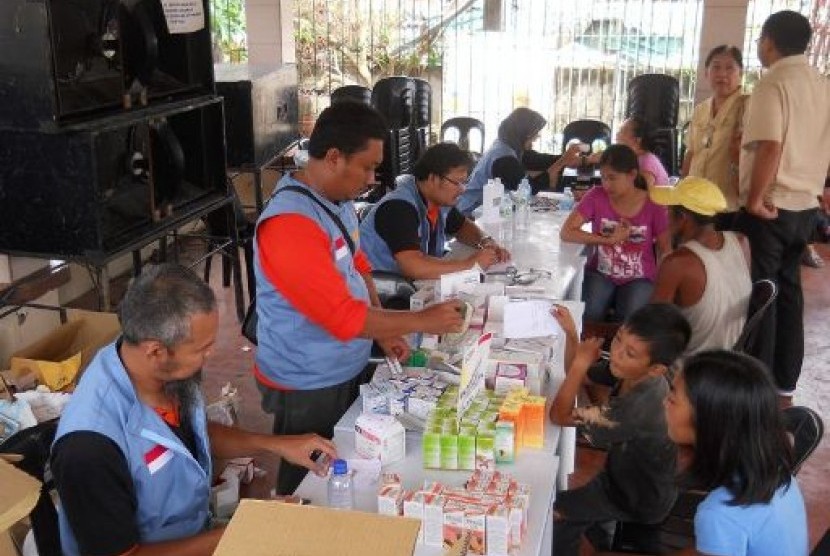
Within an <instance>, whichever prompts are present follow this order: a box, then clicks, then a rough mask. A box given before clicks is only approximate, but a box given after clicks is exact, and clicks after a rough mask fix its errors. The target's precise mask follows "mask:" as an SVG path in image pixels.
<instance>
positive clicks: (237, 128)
mask: <svg viewBox="0 0 830 556" xmlns="http://www.w3.org/2000/svg"><path fill="white" fill-rule="evenodd" d="M214 70H215V73H216V92H217V94H219V95H220V96H222V97H223V98H224V99H225V140H226V142H227V145H228V156H227V159H228V166H231V167H234V168H239V167H241V166H244V165H248V164H253V165H255V166H262V165H263V164H265V163H266V162H267V161H268V160H270V159H271V158H272V157H273V156H274V155H275V154H277V153H278V152H279V151H281V150H283V149H284V148H286V147H288V146H289V145H290V144H291V142H292V141H295V140H296V139H297V138H298V137H299V131H298V126H297V121H298V116H297V66H295V65H294V64H284V65H281V66H258V65H250V64H217V65H216V66H215V68H214Z"/></svg>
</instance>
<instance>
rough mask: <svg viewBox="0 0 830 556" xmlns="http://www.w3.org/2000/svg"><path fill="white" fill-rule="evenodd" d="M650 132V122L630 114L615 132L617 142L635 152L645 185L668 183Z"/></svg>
mask: <svg viewBox="0 0 830 556" xmlns="http://www.w3.org/2000/svg"><path fill="white" fill-rule="evenodd" d="M652 133H653V130H652V127H651V124H649V123H648V122H647V121H646V120H643V119H642V118H638V117H636V116H632V117H631V118H628V119H627V120H626V121H624V122H623V125H622V127H621V128H620V130H619V131H618V132H617V143H622V144H623V145H627V146H629V147H631V150H633V151H634V152H635V153H636V154H637V161H638V163H639V168H640V175H641V176H643V178H644V179H645V180H646V185H648V186H649V187H651V186H652V185H669V174H668V172H666V169H665V168H664V167H663V163H662V162H660V159H659V158H657V155H656V154H654V152H653V151H654V140H653V139H652Z"/></svg>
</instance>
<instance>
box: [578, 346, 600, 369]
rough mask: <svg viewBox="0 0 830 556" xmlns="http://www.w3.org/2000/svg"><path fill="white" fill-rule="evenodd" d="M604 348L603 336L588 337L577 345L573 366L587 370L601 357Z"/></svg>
mask: <svg viewBox="0 0 830 556" xmlns="http://www.w3.org/2000/svg"><path fill="white" fill-rule="evenodd" d="M601 349H602V338H588V339H587V340H585V341H583V342H580V343H579V345H578V346H577V347H576V354H575V355H574V362H573V366H574V367H577V368H582V369H585V370H587V369H588V367H590V366H591V365H592V364H594V363H595V362H596V361H597V360H598V359H599V352H600V350H601Z"/></svg>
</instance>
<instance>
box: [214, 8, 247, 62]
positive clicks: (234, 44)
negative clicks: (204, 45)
mask: <svg viewBox="0 0 830 556" xmlns="http://www.w3.org/2000/svg"><path fill="white" fill-rule="evenodd" d="M210 12H211V32H212V33H213V42H214V45H215V46H218V48H219V49H221V51H222V57H223V59H224V60H226V61H230V62H242V61H245V60H247V59H248V51H247V47H246V45H245V39H246V34H245V3H244V0H210Z"/></svg>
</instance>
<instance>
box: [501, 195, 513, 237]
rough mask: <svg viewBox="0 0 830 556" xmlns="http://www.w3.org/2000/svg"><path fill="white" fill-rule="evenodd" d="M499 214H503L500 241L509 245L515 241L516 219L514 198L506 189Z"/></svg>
mask: <svg viewBox="0 0 830 556" xmlns="http://www.w3.org/2000/svg"><path fill="white" fill-rule="evenodd" d="M499 216H501V233H500V234H499V235H500V236H501V237H500V238H499V243H501V244H502V245H503V246H506V245H509V244H510V242H512V241H513V226H514V225H515V222H516V221H515V219H514V217H513V198H512V197H511V196H510V192H509V191H505V192H504V195H502V197H501V202H500V203H499Z"/></svg>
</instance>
